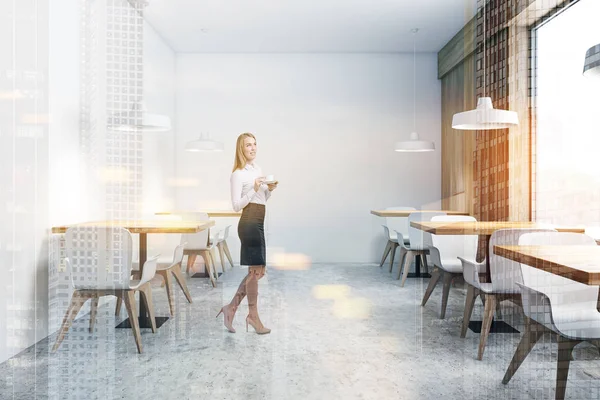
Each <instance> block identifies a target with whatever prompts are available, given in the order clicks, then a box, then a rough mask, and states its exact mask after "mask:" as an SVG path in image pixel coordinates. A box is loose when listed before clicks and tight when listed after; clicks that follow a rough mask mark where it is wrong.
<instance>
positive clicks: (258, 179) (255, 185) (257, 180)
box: [254, 176, 265, 192]
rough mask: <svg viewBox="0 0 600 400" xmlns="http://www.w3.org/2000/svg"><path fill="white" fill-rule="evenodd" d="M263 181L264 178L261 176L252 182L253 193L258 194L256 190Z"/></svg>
mask: <svg viewBox="0 0 600 400" xmlns="http://www.w3.org/2000/svg"><path fill="white" fill-rule="evenodd" d="M264 181H265V177H264V176H261V177H260V178H256V179H255V180H254V191H255V192H258V190H259V189H260V185H262V183H263V182H264Z"/></svg>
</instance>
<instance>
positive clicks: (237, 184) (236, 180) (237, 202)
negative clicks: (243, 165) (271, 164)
mask: <svg viewBox="0 0 600 400" xmlns="http://www.w3.org/2000/svg"><path fill="white" fill-rule="evenodd" d="M236 172H237V171H236ZM243 183H244V182H243V180H242V175H241V174H239V173H235V172H234V173H233V174H231V180H230V184H231V205H232V206H233V209H234V211H241V210H242V209H243V208H244V207H246V206H247V205H248V203H250V201H251V200H252V199H253V198H254V196H255V195H256V192H255V191H254V188H253V189H252V190H250V191H249V192H248V193H246V194H245V195H244V196H242V187H243Z"/></svg>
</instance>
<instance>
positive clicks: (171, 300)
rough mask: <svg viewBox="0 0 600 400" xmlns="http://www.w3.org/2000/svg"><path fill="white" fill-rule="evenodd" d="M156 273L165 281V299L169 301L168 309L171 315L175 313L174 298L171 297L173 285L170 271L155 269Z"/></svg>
mask: <svg viewBox="0 0 600 400" xmlns="http://www.w3.org/2000/svg"><path fill="white" fill-rule="evenodd" d="M156 273H157V274H159V275H160V276H162V278H163V280H164V282H165V288H166V289H167V300H168V301H169V311H170V312H171V316H173V315H175V299H174V298H173V285H172V282H171V271H169V270H168V269H165V270H161V271H156Z"/></svg>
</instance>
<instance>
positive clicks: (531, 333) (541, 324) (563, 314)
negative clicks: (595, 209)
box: [502, 232, 600, 399]
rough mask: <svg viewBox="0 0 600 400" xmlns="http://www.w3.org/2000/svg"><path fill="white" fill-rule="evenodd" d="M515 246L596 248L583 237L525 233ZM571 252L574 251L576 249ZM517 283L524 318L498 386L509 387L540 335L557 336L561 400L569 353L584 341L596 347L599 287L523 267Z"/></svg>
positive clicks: (598, 341) (598, 342)
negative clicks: (515, 344)
mask: <svg viewBox="0 0 600 400" xmlns="http://www.w3.org/2000/svg"><path fill="white" fill-rule="evenodd" d="M519 245H524V246H538V245H563V246H569V245H579V246H595V245H596V241H595V240H594V239H593V238H592V237H590V236H587V235H583V234H578V233H566V232H544V233H529V234H526V235H523V236H521V238H520V239H519ZM574 252H575V250H574ZM521 268H522V269H523V271H522V272H523V283H520V284H519V286H520V287H521V290H522V291H521V293H522V298H523V311H524V313H525V332H523V336H522V337H521V341H520V342H519V345H518V346H517V349H516V351H515V354H514V356H513V358H512V361H511V362H510V365H509V366H508V369H507V371H506V374H505V375H504V378H503V379H502V383H504V384H507V383H508V382H509V381H510V379H511V378H512V377H513V375H514V374H515V373H516V372H517V369H518V368H519V366H520V365H521V363H522V362H523V361H524V360H525V358H526V357H527V355H528V354H529V353H530V352H531V350H532V349H533V346H535V343H536V342H537V341H538V340H539V339H540V338H541V337H542V335H543V334H544V333H556V334H557V335H558V360H557V371H556V394H555V398H556V399H564V397H565V392H566V389H567V379H568V375H569V363H570V361H571V354H572V352H573V348H574V347H575V346H576V345H578V344H579V343H581V342H584V341H588V342H591V343H593V344H594V345H596V346H597V347H598V348H600V313H599V312H598V309H597V301H598V287H597V286H588V285H585V284H582V283H579V282H576V281H573V280H570V279H567V278H563V277H561V276H558V275H554V274H551V273H548V272H545V271H542V270H538V269H535V268H533V267H530V266H528V265H525V264H521Z"/></svg>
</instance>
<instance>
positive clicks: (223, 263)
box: [217, 243, 225, 273]
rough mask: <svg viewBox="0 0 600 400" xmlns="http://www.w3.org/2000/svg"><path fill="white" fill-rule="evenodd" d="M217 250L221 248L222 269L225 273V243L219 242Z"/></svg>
mask: <svg viewBox="0 0 600 400" xmlns="http://www.w3.org/2000/svg"><path fill="white" fill-rule="evenodd" d="M217 250H219V259H220V260H221V269H222V270H223V273H224V272H225V257H224V256H223V245H222V244H221V243H218V244H217Z"/></svg>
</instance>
